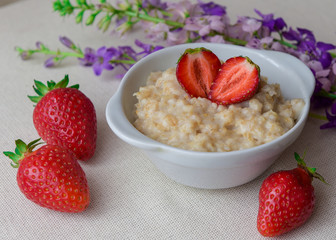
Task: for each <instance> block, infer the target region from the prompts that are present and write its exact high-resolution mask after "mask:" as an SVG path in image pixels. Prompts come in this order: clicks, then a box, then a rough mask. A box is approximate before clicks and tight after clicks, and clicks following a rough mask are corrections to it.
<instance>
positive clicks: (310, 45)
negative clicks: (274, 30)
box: [283, 28, 316, 52]
mask: <svg viewBox="0 0 336 240" xmlns="http://www.w3.org/2000/svg"><path fill="white" fill-rule="evenodd" d="M297 30H298V31H295V30H293V29H292V28H289V30H288V31H287V32H283V36H284V38H286V39H287V40H290V41H296V42H297V47H298V51H300V52H307V51H308V52H312V51H315V49H316V46H315V45H316V40H315V36H314V34H313V33H312V32H311V31H310V30H308V29H304V28H297Z"/></svg>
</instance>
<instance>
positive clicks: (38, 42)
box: [35, 41, 44, 50]
mask: <svg viewBox="0 0 336 240" xmlns="http://www.w3.org/2000/svg"><path fill="white" fill-rule="evenodd" d="M35 46H36V48H37V49H39V50H41V49H42V48H43V47H44V45H43V43H42V42H40V41H37V42H36V43H35Z"/></svg>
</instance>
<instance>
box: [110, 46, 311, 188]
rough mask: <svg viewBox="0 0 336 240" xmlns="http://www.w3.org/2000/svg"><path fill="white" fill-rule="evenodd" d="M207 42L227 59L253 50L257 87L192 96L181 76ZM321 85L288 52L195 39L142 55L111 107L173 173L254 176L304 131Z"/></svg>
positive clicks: (115, 126) (114, 120)
mask: <svg viewBox="0 0 336 240" xmlns="http://www.w3.org/2000/svg"><path fill="white" fill-rule="evenodd" d="M197 47H205V48H207V49H209V50H211V51H213V52H214V53H215V54H216V55H217V56H218V57H219V58H220V59H221V60H223V61H225V60H227V59H228V58H231V57H234V56H240V55H243V56H248V57H249V58H250V59H252V61H253V62H254V63H256V64H257V65H258V66H259V67H260V75H261V80H260V83H259V87H258V91H257V93H256V94H255V95H254V96H253V97H252V98H251V99H249V100H247V101H244V102H242V103H238V104H231V105H228V106H223V105H218V104H216V103H213V102H211V101H210V100H209V99H206V98H192V97H190V96H189V95H188V94H187V93H186V92H185V91H184V90H183V88H182V87H181V86H180V84H179V83H178V81H177V80H176V74H175V68H176V63H177V60H178V59H179V57H180V56H181V54H183V52H184V51H185V49H187V48H197ZM314 86H315V79H314V76H313V75H312V73H311V71H310V70H309V69H308V68H307V67H306V66H305V65H304V64H303V63H302V62H301V61H300V60H298V59H296V58H295V57H293V56H290V55H288V54H284V53H281V52H274V51H266V50H255V49H249V48H245V47H239V46H233V45H226V44H214V43H192V44H182V45H177V46H173V47H168V48H165V49H163V50H160V51H158V52H155V53H152V54H150V55H149V56H147V57H145V58H143V59H142V60H140V61H139V62H138V63H137V64H135V65H134V66H133V67H132V68H131V69H130V70H129V71H128V72H127V73H126V75H125V76H124V78H123V79H122V81H121V84H120V86H119V89H118V90H117V92H116V93H115V94H114V95H113V96H112V98H111V99H110V100H109V102H108V104H107V107H106V119H107V122H108V124H109V126H110V128H111V129H112V131H113V132H114V133H115V134H116V135H117V136H118V137H119V138H121V139H122V140H123V141H125V142H127V143H129V144H131V145H133V146H135V147H138V148H140V149H142V150H143V151H145V153H146V154H147V156H148V157H149V158H150V159H151V161H152V162H153V164H154V165H155V166H156V167H157V168H158V170H160V171H161V172H162V173H163V174H164V175H166V176H167V177H168V178H170V179H172V180H174V181H176V182H178V183H181V184H184V185H187V186H191V187H197V188H205V189H221V188H229V187H235V186H239V185H242V184H244V183H247V182H249V181H251V180H253V179H255V178H256V177H258V176H259V175H260V174H261V173H262V172H264V171H265V170H266V169H267V168H268V167H269V166H270V165H271V164H272V163H273V162H274V161H275V160H276V159H277V158H278V157H279V155H280V154H281V153H282V152H283V151H284V150H285V149H286V148H287V147H288V146H289V145H290V144H292V143H293V142H294V141H295V140H296V138H297V137H298V136H299V135H300V133H301V131H302V129H303V127H304V125H305V122H306V119H307V116H308V112H309V108H310V97H311V96H312V93H313V90H314Z"/></svg>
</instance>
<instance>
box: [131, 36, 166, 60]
mask: <svg viewBox="0 0 336 240" xmlns="http://www.w3.org/2000/svg"><path fill="white" fill-rule="evenodd" d="M135 45H137V46H138V47H140V48H142V49H143V51H142V52H139V53H137V55H144V57H145V56H147V55H149V54H151V53H153V52H156V51H158V50H160V49H163V46H153V45H151V44H145V43H143V42H141V41H140V40H138V39H136V40H135Z"/></svg>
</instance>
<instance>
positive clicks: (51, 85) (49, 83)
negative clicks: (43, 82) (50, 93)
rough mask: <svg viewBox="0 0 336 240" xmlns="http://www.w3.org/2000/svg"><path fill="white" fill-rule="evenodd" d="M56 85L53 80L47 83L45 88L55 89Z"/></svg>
mask: <svg viewBox="0 0 336 240" xmlns="http://www.w3.org/2000/svg"><path fill="white" fill-rule="evenodd" d="M55 85H56V83H55V82H54V81H53V80H50V81H47V86H48V88H49V90H50V89H54V88H55Z"/></svg>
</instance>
